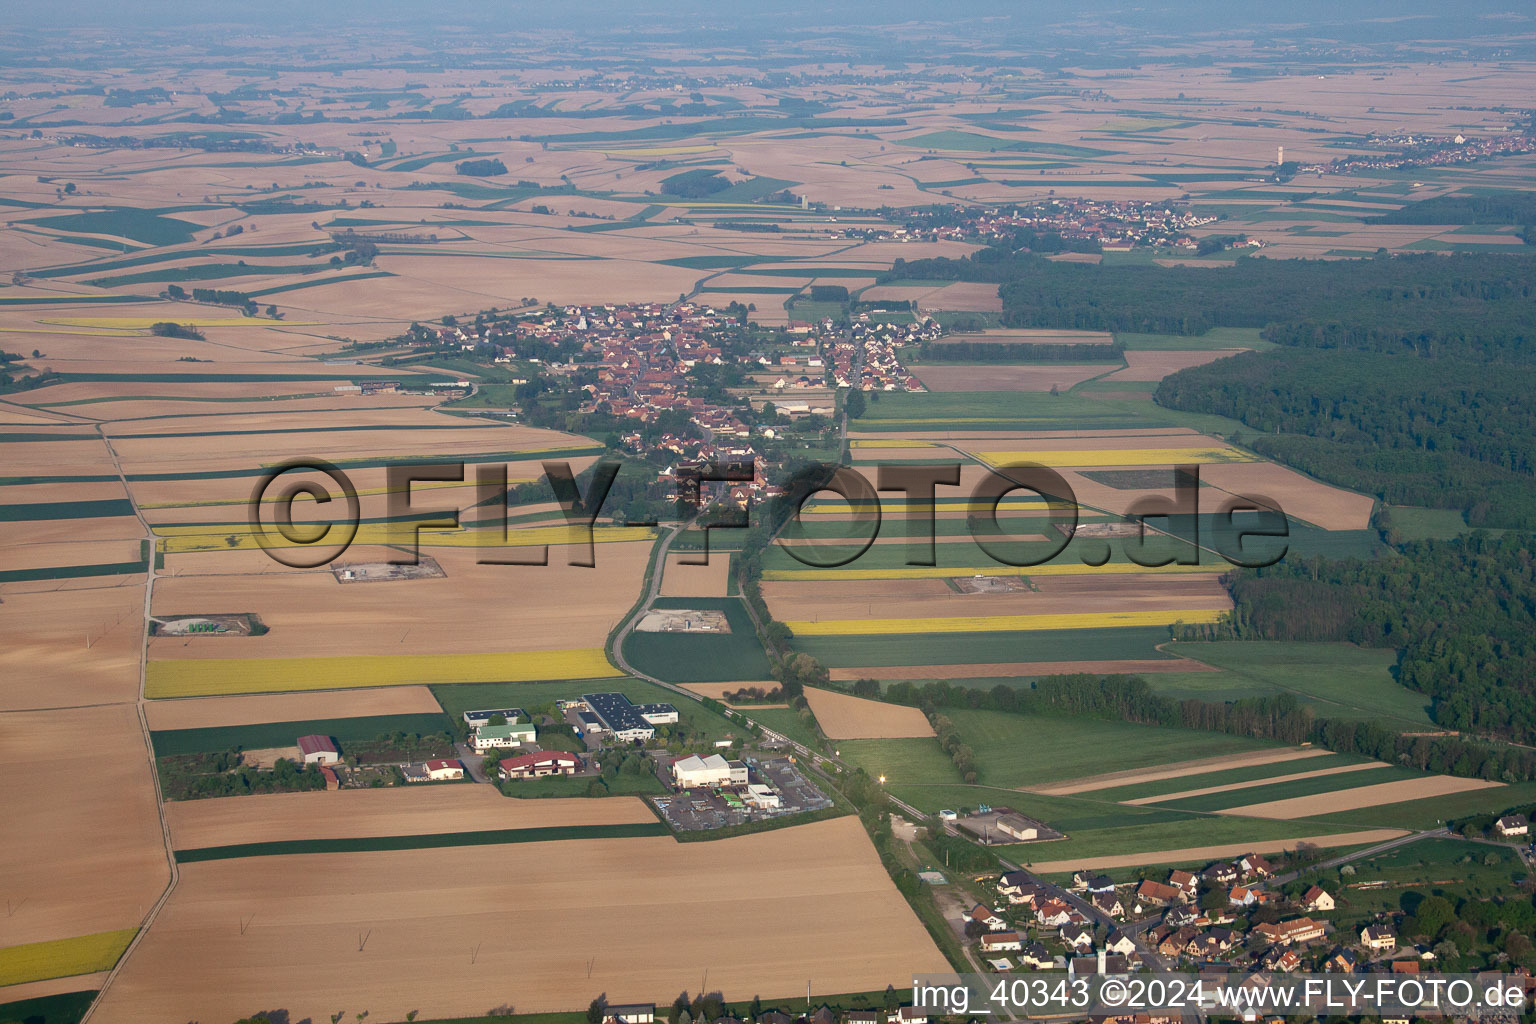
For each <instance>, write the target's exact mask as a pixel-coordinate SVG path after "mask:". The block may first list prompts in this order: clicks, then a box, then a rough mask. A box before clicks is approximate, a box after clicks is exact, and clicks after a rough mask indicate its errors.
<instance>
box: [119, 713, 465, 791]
mask: <svg viewBox="0 0 1536 1024" xmlns="http://www.w3.org/2000/svg"><path fill="white" fill-rule="evenodd" d="M442 710H443V709H442V708H440V707H439V706H438V704H437V698H435V697H433V696H432V691H431V690H429V689H427V688H426V687H425V686H388V687H381V688H379V689H374V690H321V691H316V692H314V693H281V694H259V695H255V696H250V697H192V698H188V699H186V700H168V701H160V702H158V703H155V704H149V705H146V706H145V708H144V713H145V715H146V716H147V717H148V719H149V728H150V731H151V732H171V731H173V730H176V729H207V728H217V727H220V726H230V725H264V724H265V723H267V722H317V721H323V720H325V719H330V718H377V717H381V716H384V715H433V714H439V713H441V711H442ZM200 802H206V801H200Z"/></svg>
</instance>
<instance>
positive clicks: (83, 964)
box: [0, 928, 138, 988]
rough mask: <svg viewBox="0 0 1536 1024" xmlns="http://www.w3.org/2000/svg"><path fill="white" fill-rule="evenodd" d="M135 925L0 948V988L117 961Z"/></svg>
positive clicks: (94, 969)
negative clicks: (117, 929)
mask: <svg viewBox="0 0 1536 1024" xmlns="http://www.w3.org/2000/svg"><path fill="white" fill-rule="evenodd" d="M137 933H138V929H137V928H124V929H122V930H121V931H115V932H97V933H95V934H94V935H78V936H76V937H74V938H72V939H51V940H49V941H47V942H29V943H27V944H26V945H23V946H7V947H5V948H4V949H0V988H3V987H4V986H6V985H19V984H21V983H22V982H26V981H44V980H46V979H48V978H67V977H71V976H73V975H76V974H94V973H96V972H97V971H105V970H108V969H110V968H111V967H112V965H113V964H115V963H117V958H118V957H120V956H122V955H123V950H125V949H127V948H128V943H129V942H131V941H132V940H133V937H134V935H136V934H137Z"/></svg>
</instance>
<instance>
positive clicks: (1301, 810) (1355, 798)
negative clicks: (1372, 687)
mask: <svg viewBox="0 0 1536 1024" xmlns="http://www.w3.org/2000/svg"><path fill="white" fill-rule="evenodd" d="M1502 785H1504V783H1502V782H1488V781H1485V780H1483V779H1459V778H1456V777H1454V776H1451V775H1431V776H1428V777H1426V778H1422V779H1403V780H1402V781H1399V782H1383V783H1381V784H1380V785H1378V786H1359V787H1357V788H1355V789H1341V790H1339V791H1338V792H1335V793H1318V794H1317V795H1315V796H1301V797H1291V798H1290V799H1288V800H1269V801H1266V802H1264V803H1261V804H1248V805H1246V806H1244V807H1229V808H1227V809H1226V810H1224V811H1222V812H1221V813H1222V814H1236V815H1241V816H1242V817H1245V818H1312V817H1316V816H1318V815H1321V814H1334V813H1337V812H1339V811H1354V810H1359V809H1360V808H1362V807H1380V806H1381V805H1383V804H1400V803H1405V802H1407V801H1409V800H1428V799H1430V798H1431V797H1437V796H1450V795H1452V794H1454V793H1468V792H1471V791H1472V790H1475V789H1491V788H1493V787H1495V786H1502Z"/></svg>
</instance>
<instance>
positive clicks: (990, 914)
mask: <svg viewBox="0 0 1536 1024" xmlns="http://www.w3.org/2000/svg"><path fill="white" fill-rule="evenodd" d="M960 916H961V917H963V918H965V919H966V920H967V921H976V922H978V923H980V924H984V925H986V926H987V928H988V929H990V930H991V931H994V932H1001V931H1006V930H1007V929H1008V922H1007V921H1004V920H1003V919H1002V916H1001V915H999V914H998V913H997V911H995V910H991V909H989V908H988V907H987V906H986V905H985V904H982V903H978V904H976V905H975V906H974V907H972V908H971V909H970V910H967V911H966V912H965V913H963V914H961V915H960Z"/></svg>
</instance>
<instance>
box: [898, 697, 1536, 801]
mask: <svg viewBox="0 0 1536 1024" xmlns="http://www.w3.org/2000/svg"><path fill="white" fill-rule="evenodd" d="M885 698H886V700H889V701H892V702H895V703H898V704H910V705H912V706H914V707H919V708H922V709H923V710H924V711H925V712H926V713H928V715H929V716H930V718H932V717H933V716H934V712H935V710H936V709H937V708H944V707H949V708H981V709H985V710H994V711H1006V712H1012V713H1016V714H1033V715H1049V714H1068V715H1073V716H1082V717H1090V718H1107V719H1114V720H1118V721H1126V722H1141V723H1143V724H1146V725H1161V726H1172V727H1183V728H1187V729H1205V730H1210V731H1215V732H1225V733H1231V734H1233V735H1237V736H1254V737H1258V738H1262V739H1273V740H1279V741H1281V742H1282V743H1303V742H1311V743H1316V744H1318V745H1320V746H1324V747H1327V748H1328V749H1329V750H1335V751H1338V752H1340V753H1348V754H1361V755H1364V756H1366V757H1371V758H1376V759H1378V760H1381V761H1386V762H1388V763H1391V764H1400V765H1404V766H1407V767H1410V768H1416V769H1419V770H1420V771H1430V772H1440V773H1444V774H1448V775H1460V776H1464V777H1467V778H1480V779H1490V780H1502V781H1505V782H1517V781H1523V780H1527V779H1532V778H1536V750H1532V749H1530V748H1523V747H1511V746H1504V745H1496V744H1492V743H1486V742H1480V741H1477V740H1470V739H1466V738H1463V737H1460V736H1429V735H1425V734H1423V733H1399V732H1397V731H1396V730H1393V729H1390V728H1388V727H1386V726H1383V725H1379V724H1377V723H1375V722H1369V721H1356V720H1353V719H1329V718H1319V717H1318V716H1317V715H1316V714H1315V713H1314V712H1313V711H1312V709H1311V708H1309V707H1306V706H1304V705H1303V704H1302V703H1301V702H1300V701H1299V700H1297V698H1296V697H1295V696H1294V695H1293V694H1289V693H1282V694H1279V695H1277V696H1273V697H1250V698H1247V699H1244V700H1238V701H1232V702H1230V703H1213V702H1211V701H1204V700H1197V699H1193V698H1191V699H1188V700H1174V699H1172V698H1170V697H1165V696H1162V695H1161V694H1159V693H1156V692H1155V691H1154V690H1153V689H1152V688H1151V687H1150V686H1149V685H1148V684H1147V682H1146V680H1144V679H1142V678H1140V677H1139V676H1094V675H1086V674H1084V675H1065V676H1048V677H1046V678H1043V679H1039V680H1037V681H1036V682H1035V685H1034V688H1033V689H1027V690H1026V689H1019V688H1016V687H1013V686H1009V685H1007V684H1004V683H999V684H998V685H997V686H994V687H992V688H991V689H990V690H982V689H973V688H970V687H966V686H959V685H955V684H953V683H948V682H933V683H926V684H922V685H919V684H917V683H893V684H892V685H891V686H890V688H889V689H887V690H886V694H885ZM948 752H949V753H950V756H951V758H953V759H954V760H955V761H956V764H957V765H958V764H960V763H961V761H962V760H963V758H964V755H965V754H966V753H967V750H966V748H965V747H964V745H963V743H961V742H960V741H959V738H958V736H957V737H955V739H954V740H953V745H952V747H951V748H948Z"/></svg>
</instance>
